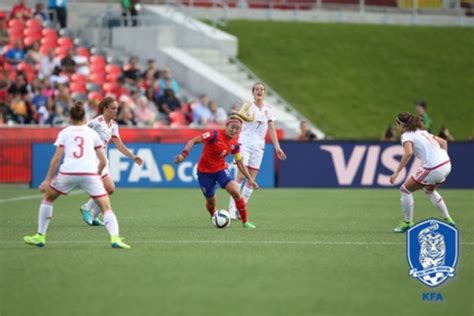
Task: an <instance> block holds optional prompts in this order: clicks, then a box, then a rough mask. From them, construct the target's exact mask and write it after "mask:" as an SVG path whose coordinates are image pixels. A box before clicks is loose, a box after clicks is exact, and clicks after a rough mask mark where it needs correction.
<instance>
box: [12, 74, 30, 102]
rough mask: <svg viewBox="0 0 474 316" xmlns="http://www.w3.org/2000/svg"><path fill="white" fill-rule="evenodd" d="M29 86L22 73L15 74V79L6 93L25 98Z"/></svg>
mask: <svg viewBox="0 0 474 316" xmlns="http://www.w3.org/2000/svg"><path fill="white" fill-rule="evenodd" d="M28 92H29V87H28V82H27V81H26V77H25V75H23V74H20V75H18V76H16V80H15V81H14V82H13V83H12V84H11V85H10V87H9V88H8V94H10V95H12V96H15V95H17V96H19V97H20V98H22V99H25V98H26V97H27V96H28Z"/></svg>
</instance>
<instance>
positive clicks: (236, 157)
mask: <svg viewBox="0 0 474 316" xmlns="http://www.w3.org/2000/svg"><path fill="white" fill-rule="evenodd" d="M234 160H235V163H236V164H237V168H239V171H240V172H242V174H243V175H244V176H245V178H247V182H248V183H249V184H250V186H252V187H253V188H254V189H255V190H257V189H258V184H257V182H255V181H254V180H253V178H252V176H251V175H250V173H249V170H248V169H247V167H245V165H244V163H243V162H242V156H241V155H240V153H236V154H234Z"/></svg>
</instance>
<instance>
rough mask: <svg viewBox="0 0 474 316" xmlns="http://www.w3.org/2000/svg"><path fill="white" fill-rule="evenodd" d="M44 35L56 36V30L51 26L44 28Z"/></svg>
mask: <svg viewBox="0 0 474 316" xmlns="http://www.w3.org/2000/svg"><path fill="white" fill-rule="evenodd" d="M42 33H43V36H44V37H55V38H56V39H57V38H58V32H57V31H56V30H55V29H52V28H46V29H43V31H42Z"/></svg>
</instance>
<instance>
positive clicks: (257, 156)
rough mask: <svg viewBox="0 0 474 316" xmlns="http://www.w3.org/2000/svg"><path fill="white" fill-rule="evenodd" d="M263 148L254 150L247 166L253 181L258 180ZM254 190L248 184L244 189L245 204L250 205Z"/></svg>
mask: <svg viewBox="0 0 474 316" xmlns="http://www.w3.org/2000/svg"><path fill="white" fill-rule="evenodd" d="M263 151H264V149H263V148H258V147H255V148H252V154H251V156H250V158H249V161H248V163H247V164H246V165H245V166H246V167H247V169H248V171H249V173H250V176H251V177H252V179H253V180H255V179H256V178H257V174H258V170H259V169H260V166H261V164H262V160H263ZM252 193H253V188H252V187H251V186H249V184H248V182H247V183H246V184H245V185H244V187H243V188H242V195H243V196H244V199H245V202H246V203H247V204H248V203H249V201H250V197H251V196H252Z"/></svg>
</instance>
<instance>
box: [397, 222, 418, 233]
mask: <svg viewBox="0 0 474 316" xmlns="http://www.w3.org/2000/svg"><path fill="white" fill-rule="evenodd" d="M413 225H415V223H413V222H405V221H403V222H401V223H400V225H399V226H398V227H395V228H394V229H393V232H394V233H404V232H406V231H407V230H408V229H409V228H410V227H412V226H413Z"/></svg>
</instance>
